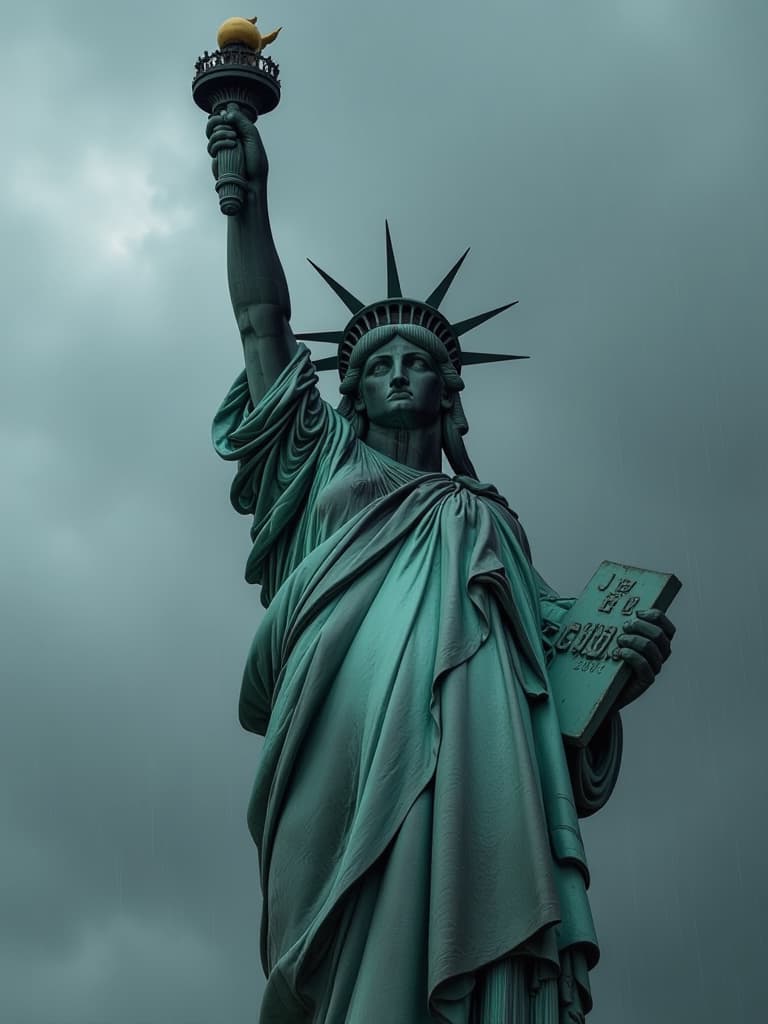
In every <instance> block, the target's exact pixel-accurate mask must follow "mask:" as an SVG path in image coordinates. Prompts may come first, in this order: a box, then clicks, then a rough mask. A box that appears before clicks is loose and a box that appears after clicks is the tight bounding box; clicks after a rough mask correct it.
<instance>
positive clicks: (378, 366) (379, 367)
mask: <svg viewBox="0 0 768 1024" xmlns="http://www.w3.org/2000/svg"><path fill="white" fill-rule="evenodd" d="M386 370H387V364H386V363H385V362H384V360H383V359H377V360H376V362H375V363H371V365H370V366H369V367H368V373H369V374H371V375H372V374H379V375H381V374H382V373H386Z"/></svg>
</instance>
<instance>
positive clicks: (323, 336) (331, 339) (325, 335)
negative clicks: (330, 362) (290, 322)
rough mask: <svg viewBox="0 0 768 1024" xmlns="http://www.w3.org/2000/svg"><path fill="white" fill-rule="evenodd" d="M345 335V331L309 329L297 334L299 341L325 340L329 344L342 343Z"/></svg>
mask: <svg viewBox="0 0 768 1024" xmlns="http://www.w3.org/2000/svg"><path fill="white" fill-rule="evenodd" d="M343 337H344V331H307V332H306V333H304V334H296V335H295V338H296V340H297V341H323V342H327V343H328V344H329V345H340V344H341V342H342V339H343Z"/></svg>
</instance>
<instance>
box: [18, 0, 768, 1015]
mask: <svg viewBox="0 0 768 1024" xmlns="http://www.w3.org/2000/svg"><path fill="white" fill-rule="evenodd" d="M6 7H7V9H6V11H5V15H6V17H5V19H4V33H3V36H4V38H3V49H2V61H1V62H0V80H2V84H3V95H4V97H5V101H6V102H5V104H4V113H3V133H4V136H5V150H4V156H3V160H2V163H0V185H1V187H0V217H1V219H2V223H1V224H0V239H1V240H2V245H3V274H2V278H1V279H0V289H2V296H3V305H2V310H3V314H2V315H3V324H4V331H3V335H4V342H3V345H2V348H1V350H0V352H1V354H0V359H1V360H2V367H0V432H1V433H2V444H0V460H1V464H0V471H1V472H2V480H3V487H2V496H3V502H2V508H3V528H2V534H1V536H0V544H1V545H2V549H1V550H0V566H1V567H2V575H1V577H0V578H2V582H3V586H2V591H1V593H0V613H1V615H2V637H3V639H2V651H3V666H2V696H3V700H2V714H0V801H1V803H0V814H1V816H2V830H1V831H0V862H1V863H2V871H1V872H0V965H1V966H0V973H1V974H2V976H3V981H2V984H0V1019H2V1020H3V1021H8V1022H9V1024H50V1022H52V1021H54V1020H55V1021H56V1022H57V1024H214V1022H215V1024H247V1022H253V1021H255V1019H256V1017H257V1012H258V1004H259V998H260V992H261V986H262V980H261V969H260V965H259V958H258V923H259V913H260V902H259V891H258V890H259V885H258V875H257V863H256V850H255V847H253V845H252V843H251V841H250V838H249V836H248V833H247V831H246V826H245V809H246V803H247V799H248V794H249V790H250V786H251V782H252V778H253V774H254V771H255V766H256V763H257V761H258V756H259V741H258V740H257V739H256V738H255V737H253V736H251V735H249V734H246V733H243V732H241V731H240V729H239V726H238V724H237V696H238V692H239V685H240V672H241V668H242V664H243V661H244V658H245V654H246V651H247V648H248V645H249V643H250V639H251V635H252V632H253V630H254V627H255V624H256V622H257V621H258V617H259V614H260V610H259V604H258V593H257V592H256V590H255V589H254V588H249V587H248V586H247V585H246V584H245V582H244V581H243V569H244V563H245V559H246V556H247V553H248V525H249V524H248V522H247V521H246V520H245V519H243V518H241V517H238V516H237V515H236V514H235V513H234V511H233V510H232V509H231V507H230V506H229V503H228V487H229V480H230V475H231V467H229V466H226V465H224V464H221V463H219V462H218V460H217V459H216V457H215V455H214V453H213V451H212V448H211V445H210V439H209V429H210V421H211V418H212V416H213V413H214V411H215V409H216V406H217V404H218V402H219V400H220V399H221V397H222V396H223V394H224V393H225V391H226V388H227V387H228V385H229V383H230V381H231V379H232V378H233V377H234V375H235V374H236V373H237V372H238V371H239V369H240V367H241V354H240V342H239V338H238V335H237V331H236V328H235V324H234V320H233V317H232V314H231V310H230V308H229V302H228V295H227V288H226V268H225V249H224V245H225V222H224V218H223V217H221V215H220V214H219V212H218V206H217V200H216V195H215V193H214V191H213V179H212V177H211V174H210V169H209V160H208V157H207V155H206V152H205V142H204V127H205V116H204V115H203V114H202V112H201V111H200V110H198V109H197V108H196V107H195V106H194V105H193V103H192V100H191V95H190V81H191V75H192V65H193V63H194V60H195V58H196V57H197V56H198V54H200V53H201V52H202V51H203V50H204V49H213V47H214V45H215V34H216V28H217V26H218V24H219V22H220V21H221V20H223V18H225V17H227V16H229V15H230V14H236V13H242V14H245V15H251V14H254V13H258V14H259V24H260V26H262V27H263V29H264V30H265V31H266V30H268V29H271V28H272V27H274V26H275V25H278V24H282V25H283V26H284V30H283V33H282V35H281V36H280V39H279V41H278V43H277V44H276V45H275V46H274V48H273V55H274V57H275V58H276V59H277V60H278V61H279V63H280V65H281V71H282V78H283V100H282V103H281V105H280V107H279V108H278V109H277V110H276V111H275V112H274V113H272V114H270V115H268V116H267V117H266V118H264V120H263V122H262V131H263V137H264V140H265V144H266V146H267V149H268V152H269V156H270V163H271V177H270V203H271V211H272V224H273V230H274V234H275V238H276V240H277V244H278V248H279V251H280V254H281V256H282V259H283V262H284V265H285V270H286V274H287V277H288V281H289V284H290V287H291V294H292V299H293V309H294V318H293V325H294V329H296V330H297V331H301V330H333V329H339V328H340V327H342V326H343V325H344V322H345V319H346V315H345V310H344V308H343V306H342V305H341V304H340V302H339V301H338V299H337V298H336V297H335V296H334V295H333V294H332V293H331V292H330V291H329V290H328V289H327V287H326V286H325V285H324V284H323V283H322V281H321V280H320V279H319V278H318V277H317V276H316V275H315V274H314V272H313V271H312V269H311V268H310V267H309V265H308V264H307V263H306V262H305V257H306V256H310V257H312V258H313V259H314V260H316V261H317V262H318V263H319V264H320V265H321V266H322V267H324V268H326V269H327V270H328V271H329V272H330V273H332V274H333V275H334V276H337V277H338V278H339V279H340V280H341V281H342V282H343V283H344V284H345V285H347V286H348V287H349V288H350V289H351V290H352V291H353V292H355V293H356V294H359V296H360V297H361V298H362V299H364V300H366V301H373V300H374V299H376V298H379V297H380V296H381V295H382V293H383V291H384V288H385V264H384V218H385V217H388V218H389V220H390V224H391V228H392V234H393V238H394V241H395V245H396V248H397V251H398V254H399V259H400V270H401V279H402V281H403V285H404V288H405V290H406V292H410V293H412V294H414V295H415V296H416V297H423V296H425V295H427V294H428V293H429V291H431V289H432V288H433V287H434V285H435V284H436V283H437V281H438V280H439V278H440V277H441V276H442V275H443V274H444V273H445V271H446V270H447V269H448V267H449V266H450V265H451V263H452V262H453V261H454V260H455V259H456V257H457V256H458V255H459V254H460V253H461V252H462V251H463V249H464V247H465V246H467V245H471V246H472V253H471V256H470V258H469V259H468V261H467V263H466V264H465V268H464V269H463V270H462V273H461V275H460V276H459V277H458V278H457V280H456V282H455V284H454V286H453V289H452V291H451V294H450V296H449V298H448V299H447V300H446V303H445V309H446V312H447V313H448V314H449V315H450V316H452V317H454V318H455V319H459V318H463V317H467V316H470V315H472V314H474V313H477V312H481V311H482V310H485V309H487V308H490V307H492V306H495V305H500V304H502V303H503V302H505V301H509V300H511V299H519V300H520V304H519V306H516V307H515V308H514V309H513V310H510V311H509V312H508V313H506V314H505V315H504V316H503V317H499V318H498V319H496V320H494V321H492V322H491V323H489V324H488V325H486V326H485V327H483V328H481V329H479V330H478V331H477V332H476V333H474V334H473V335H470V336H468V337H467V339H466V344H467V347H468V348H472V347H478V348H483V349H487V350H498V351H511V352H516V353H523V354H529V355H530V356H531V359H530V360H527V361H525V362H519V363H515V364H508V365H506V366H502V367H499V366H495V367H494V366H490V367H488V366H486V367H476V368H475V367H470V368H468V369H467V370H466V371H465V379H466V381H467V390H466V391H465V393H464V394H465V396H466V398H465V407H466V411H467V414H468V417H469V421H470V426H471V430H470V434H469V437H468V447H469V450H470V453H471V455H472V458H473V460H474V462H475V464H476V465H477V467H478V472H479V474H480V476H481V477H482V478H484V479H488V480H492V481H493V482H495V483H496V485H497V486H498V487H499V489H500V490H501V491H502V492H503V493H504V494H505V495H506V496H507V497H508V499H509V501H510V503H511V505H512V507H513V508H515V509H516V510H517V512H518V513H519V515H520V517H521V520H522V522H523V524H524V525H525V527H526V529H527V531H528V534H529V536H530V539H531V544H532V547H533V551H534V558H535V561H536V564H537V566H538V567H539V569H540V571H541V572H542V573H543V574H544V575H545V576H546V577H547V578H548V579H549V580H550V582H551V583H552V584H553V586H555V587H556V588H557V589H558V590H559V591H560V592H561V593H564V594H575V593H577V592H578V591H579V590H580V589H581V588H582V586H583V585H584V584H585V582H586V581H587V579H588V578H589V577H590V576H591V574H592V572H593V571H594V569H595V568H596V566H597V565H598V563H599V562H600V561H601V560H602V559H603V558H611V559H615V560H619V561H624V562H628V563H632V564H636V565H640V566H644V567H646V568H652V569H659V570H663V571H672V572H675V573H676V574H677V575H678V576H679V577H680V578H681V579H682V581H683V584H684V587H683V590H682V591H681V593H680V596H679V597H678V599H677V600H676V601H675V603H674V605H673V607H672V610H671V617H672V619H673V620H674V621H675V623H676V624H677V626H678V635H677V637H676V639H675V642H674V651H673V657H672V659H671V660H670V662H669V663H668V664H667V666H666V667H665V669H664V671H663V673H662V675H661V678H660V679H659V681H658V683H657V684H656V686H655V687H654V688H653V689H652V690H651V691H650V692H649V693H648V694H647V695H646V696H645V697H644V698H643V700H641V701H640V702H639V703H637V704H636V705H634V706H633V707H631V708H630V709H628V710H627V712H625V714H624V725H625V754H624V764H623V770H622V776H621V778H620V780H619V784H618V787H617V789H616V792H615V794H614V796H613V798H612V800H611V802H610V804H609V805H608V807H607V808H606V809H604V810H603V811H602V812H601V813H600V814H599V815H598V816H597V817H596V818H594V819H590V820H588V821H587V822H585V824H584V838H585V842H586V845H587V850H588V854H589V859H590V864H591V868H592V873H593V885H592V890H591V892H592V906H593V911H594V916H595V920H596V924H597V929H598V935H599V937H600V942H601V947H602V960H601V963H600V965H599V966H598V968H597V969H596V971H595V972H594V974H593V992H594V996H595V1001H596V1009H595V1011H594V1013H593V1014H592V1016H591V1017H590V1018H589V1020H590V1024H617V1022H621V1024H641V1022H643V1024H644V1022H646V1021H649V1020H651V1021H654V1022H655V1024H680V1022H688V1021H696V1022H697V1024H721V1022H722V1021H725V1020H738V1021H757V1020H762V1019H763V1017H764V1014H765V1005H766V997H765V981H764V979H765V970H766V963H768V948H767V944H766V927H765V921H766V911H767V910H768V905H767V904H768V901H767V900H766V885H765V866H764V865H765V845H766V823H765V820H764V819H765V808H766V797H767V796H768V794H767V793H766V789H767V788H768V787H767V785H766V776H767V774H768V773H766V770H765V764H764V758H763V751H762V747H763V745H764V737H765V727H766V705H767V703H768V697H767V696H766V669H767V668H768V659H767V657H766V650H767V646H766V639H767V637H766V619H768V593H767V588H766V578H767V576H766V574H767V573H768V556H767V554H766V550H767V545H766V534H765V523H766V522H768V500H767V493H768V479H767V478H766V459H765V446H766V441H767V440H768V423H767V422H766V421H767V418H768V417H767V414H766V405H767V404H768V403H766V398H765V388H766V379H768V353H767V352H766V330H765V321H766V303H765V298H764V295H765V288H766V286H765V271H766V262H767V260H766V194H765V182H766V180H768V166H766V164H767V163H768V161H767V159H766V157H767V153H768V146H767V144H766V107H765V103H766V94H767V83H766V77H768V63H766V60H765V52H766V33H767V32H768V7H766V4H765V0H731V2H726V0H603V2H596V0H581V2H580V3H578V4H575V3H573V2H571V0H552V2H549V3H538V2H535V0H528V2H516V0H478V2H476V3H474V4H472V5H468V4H458V3H456V2H455V0H419V2H418V3H413V2H408V0H394V2H392V0H390V2H389V3H384V4H378V5H373V4H366V3H361V2H360V0H327V2H326V3H321V4H318V3H312V4H310V3H303V4H299V3H298V2H296V0H289V2H287V3H285V4H277V3H272V4H269V5H265V6H262V7H261V8H259V9H258V11H256V10H253V11H251V10H242V11H237V10H233V9H229V8H227V7H226V6H224V7H217V5H215V4H212V3H204V2H202V0H185V2H184V3H181V2H180V0H164V2H163V3H162V4H155V3H150V2H148V0H133V2H132V3H130V4H127V5H119V6H112V5H110V4H107V3H104V2H103V0H100V2H99V3H96V2H86V0H72V2H70V3H68V4H61V5H54V4H52V3H48V2H45V0H38V2H37V3H36V4H35V5H34V13H29V14H27V13H23V12H22V11H21V9H20V8H18V7H15V8H14V9H13V11H12V10H11V9H10V5H6ZM323 354H324V355H327V354H329V353H328V352H327V351H325V352H323ZM326 376H327V378H328V379H327V381H325V382H324V385H323V386H324V389H325V393H326V394H327V396H328V397H329V398H330V397H332V396H333V394H334V387H335V382H334V380H333V379H331V375H326Z"/></svg>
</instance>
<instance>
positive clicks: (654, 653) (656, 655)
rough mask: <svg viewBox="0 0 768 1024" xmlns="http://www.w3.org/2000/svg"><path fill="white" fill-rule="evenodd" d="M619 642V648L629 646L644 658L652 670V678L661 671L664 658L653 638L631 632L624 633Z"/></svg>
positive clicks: (628, 647)
mask: <svg viewBox="0 0 768 1024" xmlns="http://www.w3.org/2000/svg"><path fill="white" fill-rule="evenodd" d="M617 642H618V644H619V648H627V649H629V650H631V651H633V652H634V653H635V654H638V655H639V656H640V657H641V658H642V659H643V661H644V662H645V663H646V664H647V666H648V668H649V670H650V672H651V678H653V677H654V676H655V675H656V674H657V673H658V672H660V671H661V666H662V665H663V663H664V660H663V658H662V657H661V651H660V650H659V649H658V647H657V646H656V644H654V643H653V642H652V641H651V640H647V639H646V638H645V637H642V636H633V635H632V634H630V633H622V634H621V635H620V636H619V638H618V641H617ZM633 664H634V663H633Z"/></svg>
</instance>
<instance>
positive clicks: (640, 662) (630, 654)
mask: <svg viewBox="0 0 768 1024" xmlns="http://www.w3.org/2000/svg"><path fill="white" fill-rule="evenodd" d="M619 654H620V655H621V657H622V659H623V660H624V661H626V663H627V664H628V665H629V667H630V668H631V669H632V672H633V673H634V680H633V682H636V683H639V684H640V686H641V687H642V689H643V690H646V689H648V687H649V686H650V685H651V683H652V682H653V680H654V679H655V678H656V676H655V675H654V674H653V669H652V668H651V666H650V665H649V664H648V662H647V661H646V660H645V658H644V657H643V656H642V655H641V654H638V653H637V652H636V651H634V650H632V648H631V647H628V646H624V647H620V648H619ZM640 692H642V690H641V691H640Z"/></svg>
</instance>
